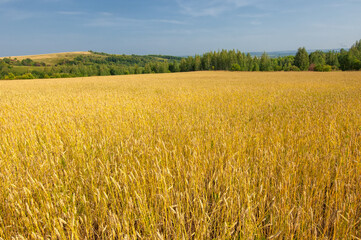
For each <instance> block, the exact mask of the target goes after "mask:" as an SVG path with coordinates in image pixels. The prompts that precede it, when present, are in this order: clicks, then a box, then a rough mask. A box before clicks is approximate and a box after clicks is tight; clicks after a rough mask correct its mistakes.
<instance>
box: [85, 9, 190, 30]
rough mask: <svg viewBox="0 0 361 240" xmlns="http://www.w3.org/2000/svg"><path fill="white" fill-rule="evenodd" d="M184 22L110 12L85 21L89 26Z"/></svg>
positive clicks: (181, 22)
mask: <svg viewBox="0 0 361 240" xmlns="http://www.w3.org/2000/svg"><path fill="white" fill-rule="evenodd" d="M152 23H159V24H177V25H181V24H186V23H185V22H183V21H178V20H173V19H134V18H124V17H118V16H114V15H112V14H110V13H103V12H102V13H99V14H98V16H96V17H95V18H92V19H90V20H89V21H88V23H86V24H85V25H86V26H90V27H134V26H137V27H143V26H145V25H147V24H152Z"/></svg>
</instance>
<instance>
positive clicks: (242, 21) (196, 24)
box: [0, 0, 361, 56]
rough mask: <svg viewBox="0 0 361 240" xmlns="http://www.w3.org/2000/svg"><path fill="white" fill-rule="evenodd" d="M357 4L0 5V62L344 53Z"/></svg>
mask: <svg viewBox="0 0 361 240" xmlns="http://www.w3.org/2000/svg"><path fill="white" fill-rule="evenodd" d="M360 12H361V0H339V1H336V0H327V1H326V0H303V1H300V0H152V1H151V0H118V1H115V0H113V1H112V0H102V1H95V0H31V1H30V0H0V28H1V30H2V31H1V37H0V56H16V55H27V54H41V53H53V52H67V51H87V50H94V51H103V52H108V53H117V54H167V55H181V56H184V55H194V54H201V53H204V52H207V51H210V50H218V49H239V50H241V51H243V52H252V51H276V50H296V49H297V48H298V47H301V46H305V47H306V48H307V49H330V48H342V47H343V48H348V47H350V46H351V45H352V44H353V43H354V42H355V41H356V40H360V39H361V14H360Z"/></svg>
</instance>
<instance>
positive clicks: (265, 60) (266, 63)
mask: <svg viewBox="0 0 361 240" xmlns="http://www.w3.org/2000/svg"><path fill="white" fill-rule="evenodd" d="M259 69H260V70H261V71H271V70H272V67H271V59H270V57H269V56H268V54H267V53H266V52H264V53H263V54H262V56H261V60H260V63H259Z"/></svg>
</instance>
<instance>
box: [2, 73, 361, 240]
mask: <svg viewBox="0 0 361 240" xmlns="http://www.w3.org/2000/svg"><path fill="white" fill-rule="evenodd" d="M360 145H361V72H333V73H311V72H302V73H300V72H290V73H286V72H278V73H272V72H271V73H260V72H258V73H249V72H248V73H247V72H239V73H235V72H233V73H232V72H194V73H177V74H160V75H156V74H150V75H133V76H113V77H90V78H77V79H51V80H49V79H47V80H26V81H1V82H0V239H4V240H5V239H6V240H7V239H361V146H360Z"/></svg>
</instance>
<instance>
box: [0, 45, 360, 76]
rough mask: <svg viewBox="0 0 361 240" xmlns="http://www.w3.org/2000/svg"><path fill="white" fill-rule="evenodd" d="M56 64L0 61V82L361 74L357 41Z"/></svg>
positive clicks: (95, 56)
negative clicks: (279, 52)
mask: <svg viewBox="0 0 361 240" xmlns="http://www.w3.org/2000/svg"><path fill="white" fill-rule="evenodd" d="M91 53H92V54H90V55H79V56H77V57H75V58H74V59H60V60H59V61H58V62H57V63H56V64H53V65H49V64H46V63H44V62H35V61H33V60H32V59H24V60H22V61H19V60H17V59H10V58H3V59H0V79H9V80H11V79H31V78H66V77H86V76H107V75H127V74H148V73H168V72H190V71H210V70H226V71H324V72H327V71H336V70H342V71H350V70H351V71H352V70H361V41H357V42H356V43H355V44H354V45H352V46H351V48H350V49H349V50H345V49H341V50H340V51H328V52H323V51H319V50H318V51H314V52H312V53H310V54H309V53H308V52H307V51H306V49H305V48H304V47H302V48H299V49H298V51H297V53H296V55H295V56H284V57H277V58H271V57H269V55H268V54H267V53H266V52H264V53H263V54H262V56H261V57H256V56H251V54H250V53H247V54H246V53H243V52H240V51H238V50H220V51H213V52H208V53H205V54H203V55H195V56H194V57H192V56H189V57H176V56H165V55H147V56H140V55H113V54H107V53H98V52H93V51H91Z"/></svg>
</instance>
